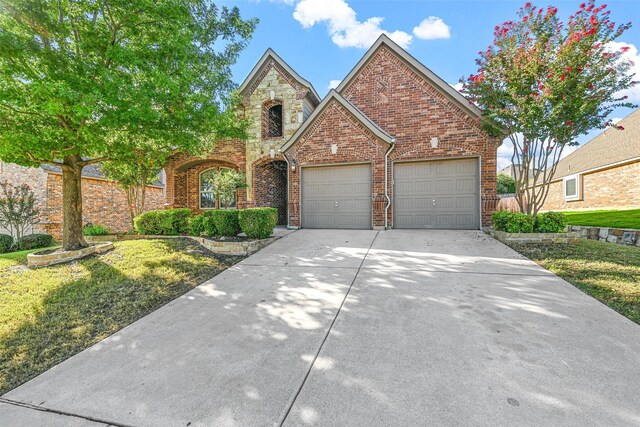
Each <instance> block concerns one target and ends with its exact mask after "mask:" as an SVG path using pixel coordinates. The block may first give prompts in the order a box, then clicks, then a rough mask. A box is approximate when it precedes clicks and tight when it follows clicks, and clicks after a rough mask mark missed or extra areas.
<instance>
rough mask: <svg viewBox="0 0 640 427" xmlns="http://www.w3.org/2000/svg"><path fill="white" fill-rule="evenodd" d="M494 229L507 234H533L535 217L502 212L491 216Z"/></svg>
mask: <svg viewBox="0 0 640 427" xmlns="http://www.w3.org/2000/svg"><path fill="white" fill-rule="evenodd" d="M491 221H492V222H493V228H495V229H496V230H500V231H506V232H507V233H531V232H533V224H534V220H533V216H531V215H529V214H525V213H520V212H508V211H500V212H494V213H493V214H492V215H491Z"/></svg>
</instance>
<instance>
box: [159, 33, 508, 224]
mask: <svg viewBox="0 0 640 427" xmlns="http://www.w3.org/2000/svg"><path fill="white" fill-rule="evenodd" d="M240 93H241V95H242V96H243V108H244V112H245V116H246V117H247V118H249V119H250V121H251V123H252V125H251V127H250V129H249V140H248V141H247V142H244V141H238V140H230V141H219V142H218V145H217V147H216V149H215V150H214V151H213V152H212V153H210V154H209V155H208V156H207V157H206V158H199V157H193V156H188V155H185V154H182V153H176V154H175V155H174V156H173V158H172V159H171V160H170V162H169V163H168V164H167V166H166V167H165V171H166V173H167V203H168V205H169V206H170V207H188V208H191V209H193V210H194V211H196V212H201V211H203V210H206V209H220V208H235V207H248V206H273V207H277V208H278V210H279V213H280V223H281V224H288V225H289V226H291V227H305V228H362V229H371V228H374V229H379V228H383V227H385V226H389V227H395V228H458V229H478V228H480V227H481V226H484V225H488V224H489V221H490V215H491V212H492V211H493V210H494V208H495V204H496V201H497V196H496V149H497V146H498V144H499V142H500V140H499V139H496V138H490V137H488V136H487V135H486V134H485V133H484V132H483V131H482V130H481V127H480V124H479V120H478V118H479V116H480V110H478V109H477V108H476V107H475V106H473V105H472V104H470V103H469V101H468V100H467V99H465V98H464V97H463V96H462V95H461V94H460V93H459V92H457V91H456V90H455V89H453V88H451V86H449V85H448V84H447V83H446V82H445V81H444V80H442V79H441V78H439V77H438V76H436V75H435V74H434V73H433V72H432V71H430V70H429V69H428V68H426V67H425V66H424V65H422V64H421V63H420V62H418V61H417V60H416V59H414V58H413V57H412V56H410V55H409V54H408V53H407V52H406V51H404V50H403V49H402V48H400V47H399V46H398V45H397V44H395V43H394V42H393V41H391V40H390V39H389V38H388V37H387V36H385V35H383V36H381V37H380V38H379V39H378V40H377V41H376V43H375V44H374V45H373V46H372V47H371V48H370V49H369V51H368V52H367V53H366V54H365V55H364V57H363V58H362V59H361V60H360V62H358V64H357V65H356V66H355V68H353V70H351V72H350V73H349V74H348V75H347V76H346V77H345V78H344V79H343V80H342V83H341V84H340V85H339V86H338V88H337V89H336V90H332V91H331V92H330V93H329V94H328V95H327V96H326V97H325V98H324V99H323V100H322V102H320V99H319V97H318V95H317V93H316V91H315V90H314V89H313V86H312V85H311V84H310V83H309V82H308V81H306V80H305V79H303V78H302V77H301V76H300V75H298V74H297V73H296V72H295V71H294V70H293V69H292V68H291V67H290V66H289V65H287V64H286V63H285V62H284V61H283V60H282V59H281V58H280V57H279V56H278V55H276V54H275V52H273V51H272V50H271V49H269V50H267V52H265V54H264V55H263V56H262V58H261V59H260V61H258V63H257V64H256V66H255V67H254V68H253V70H252V71H251V73H250V74H249V76H248V77H247V78H246V79H245V81H244V82H243V83H242V85H241V86H240ZM216 168H233V169H236V170H240V171H242V172H244V173H245V174H246V177H247V185H248V186H247V188H242V189H239V190H238V192H237V200H236V203H233V204H232V205H233V206H220V203H219V202H218V201H215V200H212V193H213V190H212V189H211V188H209V187H208V186H206V185H204V186H203V185H201V183H203V182H204V183H206V182H207V180H202V179H201V177H202V175H203V174H206V173H207V171H210V170H212V169H216ZM385 212H386V213H387V214H386V216H385Z"/></svg>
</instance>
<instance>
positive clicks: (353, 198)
mask: <svg viewBox="0 0 640 427" xmlns="http://www.w3.org/2000/svg"><path fill="white" fill-rule="evenodd" d="M302 227H305V228H363V229H369V228H371V166H370V165H345V166H327V167H305V168H302Z"/></svg>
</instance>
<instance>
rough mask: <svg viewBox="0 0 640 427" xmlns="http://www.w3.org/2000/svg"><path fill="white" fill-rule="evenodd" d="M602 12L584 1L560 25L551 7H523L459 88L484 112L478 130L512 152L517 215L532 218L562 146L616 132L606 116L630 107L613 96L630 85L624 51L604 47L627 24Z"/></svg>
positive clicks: (502, 27)
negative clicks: (595, 133)
mask: <svg viewBox="0 0 640 427" xmlns="http://www.w3.org/2000/svg"><path fill="white" fill-rule="evenodd" d="M605 9H606V5H601V6H596V4H595V0H591V1H588V2H586V3H583V4H581V5H580V8H579V10H578V11H577V12H576V13H575V14H574V15H571V16H570V17H569V20H568V21H567V22H566V23H563V22H561V21H560V20H559V18H558V16H557V12H558V10H557V9H556V8H555V7H552V6H551V7H548V8H547V9H540V8H537V7H535V6H532V5H531V3H526V4H525V6H524V7H523V8H521V9H520V11H519V13H518V17H519V20H518V21H507V22H505V23H503V24H502V25H498V26H496V27H495V31H494V41H493V45H492V46H489V48H488V49H487V50H486V51H484V52H480V57H479V59H477V61H476V63H477V65H478V68H479V69H478V72H477V74H475V75H471V76H470V77H469V78H467V79H466V81H464V82H463V83H464V88H463V91H464V92H465V94H466V95H467V96H468V97H469V99H470V102H473V103H476V104H477V105H478V106H479V107H480V108H481V109H482V110H483V117H482V119H481V120H482V125H483V127H484V128H485V130H486V131H487V132H488V133H489V134H491V135H493V136H496V137H497V136H508V138H509V140H510V141H511V143H512V144H513V146H514V153H513V156H512V158H511V161H512V164H513V165H514V168H515V167H516V165H518V166H517V167H519V168H520V169H519V170H518V171H517V173H516V174H515V178H516V188H515V193H516V199H517V201H518V205H519V207H520V210H521V212H526V213H530V214H533V215H534V216H535V215H536V214H537V213H538V210H539V209H540V208H541V207H542V205H543V204H544V201H545V200H546V197H547V194H548V192H549V182H550V180H551V178H552V177H553V175H554V173H555V171H556V166H557V163H558V160H559V159H560V158H561V155H562V151H563V149H564V147H565V146H567V145H577V142H576V139H577V137H578V136H580V135H584V134H586V133H587V132H588V131H589V130H591V129H593V128H600V129H602V128H605V127H607V126H614V127H616V126H615V125H613V124H612V123H611V122H610V121H609V120H607V117H609V115H610V114H611V112H612V111H613V110H614V109H615V108H618V107H629V108H632V107H634V105H633V104H631V103H629V102H627V101H626V97H624V96H620V95H618V94H619V93H620V91H622V90H624V89H627V88H630V87H632V86H633V85H635V84H636V83H637V82H634V81H632V76H630V75H628V74H627V71H628V70H629V67H630V66H631V64H630V63H629V62H628V61H625V60H623V59H622V58H621V55H622V54H623V53H624V52H625V48H622V49H618V50H614V49H613V47H612V46H613V45H612V44H610V43H611V42H612V41H614V40H616V39H617V38H618V37H620V36H621V35H622V34H623V33H624V32H625V31H626V30H627V29H628V28H629V27H630V26H631V23H628V24H623V25H619V26H616V24H615V23H613V22H612V21H611V20H610V18H609V12H608V11H606V10H605ZM618 128H619V129H621V127H619V126H618Z"/></svg>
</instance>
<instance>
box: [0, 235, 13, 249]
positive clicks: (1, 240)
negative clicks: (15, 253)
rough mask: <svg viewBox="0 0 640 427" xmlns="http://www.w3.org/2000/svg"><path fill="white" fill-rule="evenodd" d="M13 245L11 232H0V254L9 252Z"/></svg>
mask: <svg viewBox="0 0 640 427" xmlns="http://www.w3.org/2000/svg"><path fill="white" fill-rule="evenodd" d="M12 246H13V236H11V235H9V234H0V254H3V253H5V252H9V251H10V250H11V247H12Z"/></svg>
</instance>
